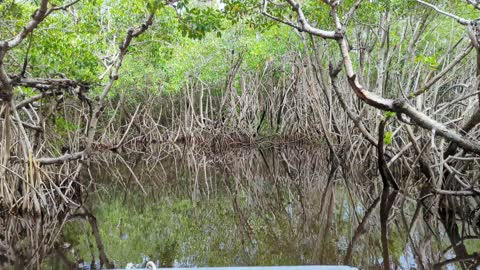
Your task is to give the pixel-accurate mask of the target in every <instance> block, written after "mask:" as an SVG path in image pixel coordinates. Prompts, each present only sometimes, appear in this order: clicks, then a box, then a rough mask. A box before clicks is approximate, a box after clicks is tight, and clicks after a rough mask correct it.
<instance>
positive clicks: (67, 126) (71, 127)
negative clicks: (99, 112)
mask: <svg viewBox="0 0 480 270" xmlns="http://www.w3.org/2000/svg"><path fill="white" fill-rule="evenodd" d="M78 128H79V126H78V125H76V124H74V123H72V122H70V121H68V120H67V119H65V118H63V117H57V118H56V119H55V130H56V131H57V132H59V133H60V134H65V133H67V132H71V131H75V130H77V129H78Z"/></svg>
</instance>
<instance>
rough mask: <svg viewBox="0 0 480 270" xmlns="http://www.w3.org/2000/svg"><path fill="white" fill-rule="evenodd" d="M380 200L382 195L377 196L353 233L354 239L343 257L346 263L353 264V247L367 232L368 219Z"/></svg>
mask: <svg viewBox="0 0 480 270" xmlns="http://www.w3.org/2000/svg"><path fill="white" fill-rule="evenodd" d="M378 202H380V197H377V198H376V199H375V200H374V201H373V203H372V204H371V205H370V207H368V209H367V211H366V212H365V216H364V217H363V219H362V221H361V222H360V224H359V225H358V227H357V229H356V230H355V233H354V234H353V237H352V240H351V241H350V244H349V245H348V249H347V253H346V254H345V258H344V259H343V262H344V263H345V264H346V265H351V264H352V253H353V247H354V245H355V242H357V241H358V239H359V238H360V236H362V234H364V233H365V232H366V227H367V224H368V221H369V219H370V217H371V215H372V213H373V212H374V210H375V208H376V207H377V205H378Z"/></svg>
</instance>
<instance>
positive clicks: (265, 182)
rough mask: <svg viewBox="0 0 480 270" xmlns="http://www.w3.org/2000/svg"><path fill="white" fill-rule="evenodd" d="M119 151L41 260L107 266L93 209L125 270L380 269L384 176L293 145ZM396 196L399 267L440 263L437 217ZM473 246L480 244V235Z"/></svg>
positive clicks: (393, 217) (391, 233)
mask: <svg viewBox="0 0 480 270" xmlns="http://www.w3.org/2000/svg"><path fill="white" fill-rule="evenodd" d="M123 159H124V160H121V158H120V157H119V156H115V155H112V156H106V157H102V159H100V160H99V161H98V163H97V165H94V166H92V169H91V171H90V175H91V177H92V179H94V181H91V182H89V183H86V185H85V186H84V187H83V189H84V191H83V194H84V196H85V206H84V208H83V209H82V210H81V211H77V212H76V214H77V215H78V218H70V220H68V222H65V224H64V226H63V229H62V230H61V231H60V232H59V233H58V235H57V236H56V238H55V239H56V240H55V244H52V247H55V249H54V251H50V252H49V254H50V255H49V256H47V257H46V259H45V260H44V261H43V264H42V268H44V269H66V268H67V267H68V266H70V267H72V266H73V265H78V263H83V264H84V265H88V266H86V267H90V264H92V266H93V265H95V263H96V264H97V265H98V264H99V260H100V257H101V256H99V255H100V253H99V248H98V244H99V243H98V239H97V238H96V237H95V235H94V233H92V226H91V223H90V222H88V219H85V218H82V217H84V216H82V215H83V214H84V213H85V212H88V213H89V214H92V215H93V216H94V217H95V218H96V221H97V225H98V232H99V236H100V238H99V239H100V240H101V244H102V245H103V250H104V254H105V256H106V257H107V259H108V261H109V262H111V263H112V264H113V265H114V266H115V267H117V268H124V267H125V266H126V265H127V263H129V262H131V263H133V264H138V266H144V263H145V262H146V261H147V260H151V261H154V262H156V263H157V264H158V266H163V267H172V266H173V267H180V266H183V267H185V266H187V267H194V266H243V265H257V266H258V265H307V264H308V265H310V264H316V265H318V264H329V265H343V264H346V265H353V266H357V267H360V268H363V269H377V268H378V269H380V268H381V267H382V262H383V254H384V253H382V244H381V228H380V224H381V222H380V221H381V220H380V217H381V214H380V207H381V205H382V202H383V199H382V198H383V197H382V196H381V195H382V190H381V183H380V181H378V179H376V178H369V177H368V175H369V172H363V171H362V169H361V167H360V166H361V164H355V165H354V166H352V167H353V168H356V167H358V168H357V169H358V171H357V172H354V173H352V172H342V171H339V170H336V169H335V168H334V169H333V170H332V167H331V166H330V165H329V164H330V161H329V155H328V152H327V151H325V150H323V149H316V148H313V147H312V148H305V147H295V146H290V147H283V148H269V149H262V148H248V149H234V150H231V151H228V152H224V153H221V154H220V153H219V154H211V153H210V154H205V153H202V152H201V151H196V150H195V149H185V148H173V149H172V150H171V151H170V152H169V153H166V152H161V153H159V154H158V155H157V156H148V157H146V156H143V155H141V154H130V155H126V156H123ZM126 164H128V167H127V166H126ZM132 172H133V173H132ZM389 196H390V197H388V198H392V199H393V200H394V201H393V207H392V209H391V210H390V212H389V213H388V218H387V219H386V220H385V219H384V221H385V223H386V224H387V228H388V236H387V238H388V243H387V244H388V250H389V256H390V261H391V268H397V269H416V268H419V265H418V257H419V256H420V254H422V255H423V256H424V257H423V261H424V262H425V261H428V262H429V263H430V266H432V265H434V264H435V263H438V262H440V261H442V260H444V258H443V259H442V255H443V254H442V253H443V250H444V249H445V248H447V247H448V244H449V243H448V240H446V239H447V238H446V237H445V233H444V232H443V231H442V228H441V226H439V224H438V222H437V221H436V220H435V219H434V218H428V217H425V218H424V217H420V218H418V217H415V216H414V213H415V210H416V206H417V203H416V202H415V201H413V200H411V199H409V198H408V197H406V196H404V195H401V194H399V195H395V196H393V197H392V196H391V195H389ZM386 200H387V197H385V202H386ZM381 201H382V202H381ZM414 217H415V218H414ZM412 220H414V221H412ZM359 224H361V226H360V228H359ZM412 224H414V226H411V225H412ZM407 227H408V228H410V229H408V230H407V229H406V228H407ZM52 243H53V242H52ZM412 243H413V244H412ZM465 244H466V245H467V247H468V248H469V249H470V250H475V249H477V250H479V248H480V245H479V243H478V241H476V240H472V241H465ZM446 254H447V256H450V257H453V256H454V254H453V253H450V251H447V252H446ZM142 264H143V265H142ZM451 269H455V268H454V267H453V266H452V268H451Z"/></svg>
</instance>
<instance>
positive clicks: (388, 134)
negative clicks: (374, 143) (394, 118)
mask: <svg viewBox="0 0 480 270" xmlns="http://www.w3.org/2000/svg"><path fill="white" fill-rule="evenodd" d="M392 141H393V131H391V130H389V131H387V132H385V135H384V136H383V143H384V144H385V145H390V144H392Z"/></svg>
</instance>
